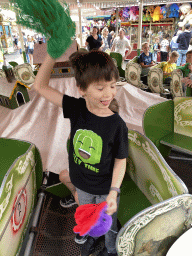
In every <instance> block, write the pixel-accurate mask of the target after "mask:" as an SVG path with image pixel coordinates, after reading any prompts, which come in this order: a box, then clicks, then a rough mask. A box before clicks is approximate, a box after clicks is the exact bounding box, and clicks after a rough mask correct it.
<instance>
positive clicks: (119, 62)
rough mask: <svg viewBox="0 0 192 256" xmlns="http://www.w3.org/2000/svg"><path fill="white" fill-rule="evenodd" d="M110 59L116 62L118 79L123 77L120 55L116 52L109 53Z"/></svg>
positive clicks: (123, 71)
mask: <svg viewBox="0 0 192 256" xmlns="http://www.w3.org/2000/svg"><path fill="white" fill-rule="evenodd" d="M110 56H111V58H113V59H115V60H116V61H117V68H118V70H119V75H120V77H125V70H123V69H122V67H121V65H122V62H123V57H122V55H121V54H120V53H117V52H110Z"/></svg>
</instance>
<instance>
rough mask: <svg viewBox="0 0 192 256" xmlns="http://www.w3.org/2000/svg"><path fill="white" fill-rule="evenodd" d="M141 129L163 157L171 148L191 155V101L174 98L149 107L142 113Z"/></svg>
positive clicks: (189, 99) (188, 98) (183, 98)
mask: <svg viewBox="0 0 192 256" xmlns="http://www.w3.org/2000/svg"><path fill="white" fill-rule="evenodd" d="M143 129H144V131H145V135H146V136H147V137H148V138H150V139H151V140H152V141H153V143H154V144H155V145H156V146H157V148H158V149H159V150H160V152H161V154H162V155H163V156H164V157H166V156H168V155H169V153H170V150H171V148H173V149H176V150H178V151H181V152H183V153H187V154H192V133H191V129H192V99H191V98H190V97H175V98H174V99H173V100H169V101H165V102H162V103H158V104H155V105H153V106H150V107H149V108H148V109H147V110H146V111H145V113H144V118H143Z"/></svg>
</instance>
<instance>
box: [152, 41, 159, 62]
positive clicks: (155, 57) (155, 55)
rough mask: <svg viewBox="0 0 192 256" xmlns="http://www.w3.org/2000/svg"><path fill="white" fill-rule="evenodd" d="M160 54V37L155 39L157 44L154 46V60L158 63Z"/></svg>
mask: <svg viewBox="0 0 192 256" xmlns="http://www.w3.org/2000/svg"><path fill="white" fill-rule="evenodd" d="M158 52H159V37H155V43H154V45H153V60H154V62H157V53H158Z"/></svg>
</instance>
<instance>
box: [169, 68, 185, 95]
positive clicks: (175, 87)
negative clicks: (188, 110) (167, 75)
mask: <svg viewBox="0 0 192 256" xmlns="http://www.w3.org/2000/svg"><path fill="white" fill-rule="evenodd" d="M182 78H183V73H182V71H181V70H180V69H175V70H173V72H172V81H171V84H170V91H171V93H172V95H173V98H174V97H182V96H185V95H184V92H183V88H182V82H181V79H182Z"/></svg>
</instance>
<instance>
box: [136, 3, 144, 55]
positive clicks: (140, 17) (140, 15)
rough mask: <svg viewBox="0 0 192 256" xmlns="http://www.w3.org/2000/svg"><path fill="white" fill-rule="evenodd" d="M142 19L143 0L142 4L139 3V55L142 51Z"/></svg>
mask: <svg viewBox="0 0 192 256" xmlns="http://www.w3.org/2000/svg"><path fill="white" fill-rule="evenodd" d="M142 21H143V0H140V4H139V24H138V44H137V56H139V55H140V53H141V35H142Z"/></svg>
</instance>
